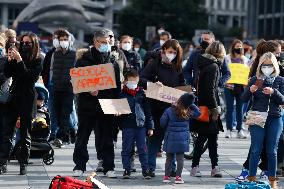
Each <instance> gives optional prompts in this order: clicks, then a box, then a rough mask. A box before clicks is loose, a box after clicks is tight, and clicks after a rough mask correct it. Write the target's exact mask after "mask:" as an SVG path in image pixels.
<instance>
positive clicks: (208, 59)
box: [197, 53, 222, 69]
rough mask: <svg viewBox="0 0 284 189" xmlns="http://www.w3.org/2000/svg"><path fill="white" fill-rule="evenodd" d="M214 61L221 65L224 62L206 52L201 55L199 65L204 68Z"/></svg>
mask: <svg viewBox="0 0 284 189" xmlns="http://www.w3.org/2000/svg"><path fill="white" fill-rule="evenodd" d="M214 63H215V64H217V65H218V66H219V67H220V66H221V64H222V62H221V61H219V60H217V58H215V57H214V56H213V55H211V54H206V53H205V54H202V55H199V57H198V64H197V66H198V68H199V69H202V68H204V67H206V66H209V65H211V64H214Z"/></svg>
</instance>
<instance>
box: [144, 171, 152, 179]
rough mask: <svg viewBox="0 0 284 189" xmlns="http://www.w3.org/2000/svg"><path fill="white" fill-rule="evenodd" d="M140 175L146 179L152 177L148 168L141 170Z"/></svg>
mask: <svg viewBox="0 0 284 189" xmlns="http://www.w3.org/2000/svg"><path fill="white" fill-rule="evenodd" d="M142 175H143V177H144V179H147V180H148V179H151V178H152V177H151V175H150V173H149V171H148V170H146V171H142Z"/></svg>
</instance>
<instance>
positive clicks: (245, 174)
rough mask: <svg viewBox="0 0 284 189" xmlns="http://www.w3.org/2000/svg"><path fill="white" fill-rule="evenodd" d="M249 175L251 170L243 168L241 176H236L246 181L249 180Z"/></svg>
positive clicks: (237, 179) (238, 179) (239, 179)
mask: <svg viewBox="0 0 284 189" xmlns="http://www.w3.org/2000/svg"><path fill="white" fill-rule="evenodd" d="M248 175H249V170H247V169H242V172H241V174H240V176H238V177H237V178H236V181H245V180H247V177H248Z"/></svg>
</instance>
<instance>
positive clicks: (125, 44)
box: [120, 35, 142, 72]
mask: <svg viewBox="0 0 284 189" xmlns="http://www.w3.org/2000/svg"><path fill="white" fill-rule="evenodd" d="M132 43H133V38H132V37H130V36H128V35H123V36H121V37H120V48H121V49H122V51H123V53H124V55H125V57H126V59H127V62H128V64H129V66H130V68H132V69H135V70H137V71H138V72H139V71H140V69H141V67H140V66H141V61H142V60H141V58H140V55H139V54H138V53H137V52H136V51H133V50H132Z"/></svg>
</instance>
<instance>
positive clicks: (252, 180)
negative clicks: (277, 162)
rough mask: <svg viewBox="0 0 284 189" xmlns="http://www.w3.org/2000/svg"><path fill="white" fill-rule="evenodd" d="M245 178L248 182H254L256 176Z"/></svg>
mask: <svg viewBox="0 0 284 189" xmlns="http://www.w3.org/2000/svg"><path fill="white" fill-rule="evenodd" d="M247 178H248V180H249V181H250V182H256V176H248V177H247Z"/></svg>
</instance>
